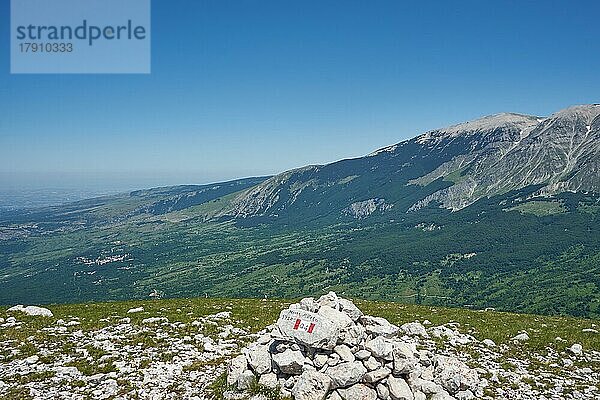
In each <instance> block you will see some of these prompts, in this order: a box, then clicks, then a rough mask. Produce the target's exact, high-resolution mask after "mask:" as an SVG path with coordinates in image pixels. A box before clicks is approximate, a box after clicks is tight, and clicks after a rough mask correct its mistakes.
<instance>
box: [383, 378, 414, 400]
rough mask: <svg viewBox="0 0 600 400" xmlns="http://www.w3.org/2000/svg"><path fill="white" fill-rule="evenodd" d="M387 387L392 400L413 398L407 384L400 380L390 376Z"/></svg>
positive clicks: (409, 399) (412, 399) (410, 399)
mask: <svg viewBox="0 0 600 400" xmlns="http://www.w3.org/2000/svg"><path fill="white" fill-rule="evenodd" d="M387 387H388V389H389V392H390V397H391V398H392V399H393V400H414V396H413V393H412V391H411V390H410V387H409V386H408V383H406V381H405V380H404V379H402V378H396V377H394V376H390V377H388V379H387Z"/></svg>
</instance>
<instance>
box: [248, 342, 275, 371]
mask: <svg viewBox="0 0 600 400" xmlns="http://www.w3.org/2000/svg"><path fill="white" fill-rule="evenodd" d="M244 355H245V356H246V359H247V360H248V364H250V367H252V370H254V372H256V373H257V374H258V375H262V374H266V373H267V372H271V354H270V353H269V347H268V346H265V345H256V344H255V345H252V346H250V347H248V348H246V349H244Z"/></svg>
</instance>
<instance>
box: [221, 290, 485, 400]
mask: <svg viewBox="0 0 600 400" xmlns="http://www.w3.org/2000/svg"><path fill="white" fill-rule="evenodd" d="M427 336H428V334H427V331H426V329H425V327H424V326H423V325H421V324H420V323H418V322H412V323H408V324H404V325H402V326H401V327H398V326H396V325H393V324H391V323H389V322H388V321H387V320H386V319H384V318H378V317H372V316H366V315H363V313H362V312H361V311H360V310H359V309H358V308H357V307H356V306H355V305H354V304H353V303H352V302H351V301H349V300H346V299H343V298H340V297H338V296H337V295H336V294H335V293H333V292H330V293H328V294H326V295H324V296H322V297H321V298H319V299H318V300H315V299H314V298H305V299H303V300H301V301H300V303H297V304H292V305H291V306H290V307H289V308H288V309H286V310H283V311H282V312H281V314H280V316H279V319H278V320H277V323H276V324H275V325H271V326H269V327H267V328H266V329H265V330H264V331H262V332H259V336H258V340H257V341H256V342H255V343H253V344H251V345H249V346H248V347H246V348H245V349H243V351H242V354H241V355H239V356H237V357H236V358H234V359H232V360H231V362H230V364H229V366H228V375H227V383H228V385H230V386H231V387H233V388H235V389H237V391H239V392H242V393H243V392H244V391H247V390H248V389H249V388H250V387H251V385H252V384H253V382H254V381H255V380H258V384H259V385H261V386H263V387H267V388H270V389H274V390H277V388H279V390H280V391H281V395H282V397H291V398H294V399H296V400H324V399H327V400H342V399H344V400H376V399H381V400H388V399H391V400H425V399H431V400H452V399H457V400H469V399H475V398H481V397H482V396H483V387H484V386H485V380H481V379H480V378H479V376H478V374H477V372H476V371H475V370H473V369H471V368H469V367H468V366H467V365H465V364H464V363H463V362H461V361H460V360H458V359H456V358H453V357H448V356H444V355H440V354H434V353H433V352H432V351H430V350H426V349H419V346H418V343H419V338H420V337H427ZM229 393H230V397H231V398H235V394H234V393H233V392H229Z"/></svg>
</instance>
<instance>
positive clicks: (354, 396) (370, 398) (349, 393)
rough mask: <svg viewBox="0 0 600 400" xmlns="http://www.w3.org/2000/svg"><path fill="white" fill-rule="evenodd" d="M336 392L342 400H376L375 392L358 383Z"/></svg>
mask: <svg viewBox="0 0 600 400" xmlns="http://www.w3.org/2000/svg"><path fill="white" fill-rule="evenodd" d="M338 392H339V394H340V397H341V398H342V399H343V400H377V392H376V391H375V390H373V389H371V388H370V387H368V386H366V385H363V384H360V383H359V384H356V385H352V386H350V387H349V388H345V389H338Z"/></svg>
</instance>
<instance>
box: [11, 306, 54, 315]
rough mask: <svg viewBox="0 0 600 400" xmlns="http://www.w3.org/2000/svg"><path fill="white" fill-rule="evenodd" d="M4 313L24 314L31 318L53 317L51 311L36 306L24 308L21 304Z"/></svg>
mask: <svg viewBox="0 0 600 400" xmlns="http://www.w3.org/2000/svg"><path fill="white" fill-rule="evenodd" d="M6 312H21V313H24V314H26V315H29V316H33V317H48V318H50V317H53V316H54V314H52V311H50V310H49V309H47V308H44V307H38V306H27V307H24V306H23V305H22V304H19V305H16V306H13V307H11V308H9V309H8V310H6Z"/></svg>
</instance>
